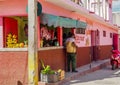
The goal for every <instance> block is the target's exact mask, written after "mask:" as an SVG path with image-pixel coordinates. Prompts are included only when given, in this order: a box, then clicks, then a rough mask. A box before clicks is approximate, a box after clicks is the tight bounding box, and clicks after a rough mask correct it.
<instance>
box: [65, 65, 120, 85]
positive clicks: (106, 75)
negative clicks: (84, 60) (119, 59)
mask: <svg viewBox="0 0 120 85" xmlns="http://www.w3.org/2000/svg"><path fill="white" fill-rule="evenodd" d="M64 85H120V69H116V70H114V71H113V70H111V66H107V67H105V68H103V69H101V70H98V71H95V72H93V73H90V74H86V75H85V76H81V77H80V78H78V79H74V80H72V81H70V82H67V83H65V84H64Z"/></svg>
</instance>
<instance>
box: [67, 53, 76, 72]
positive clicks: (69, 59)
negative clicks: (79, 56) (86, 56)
mask: <svg viewBox="0 0 120 85" xmlns="http://www.w3.org/2000/svg"><path fill="white" fill-rule="evenodd" d="M71 64H72V71H75V69H76V53H67V66H68V67H67V69H68V71H70V67H71V66H70V65H71Z"/></svg>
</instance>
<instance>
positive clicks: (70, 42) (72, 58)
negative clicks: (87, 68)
mask: <svg viewBox="0 0 120 85" xmlns="http://www.w3.org/2000/svg"><path fill="white" fill-rule="evenodd" d="M76 49H77V45H76V43H75V35H74V34H73V33H71V32H69V34H68V38H67V40H66V52H67V71H68V72H70V71H71V70H72V72H78V71H77V70H76ZM71 65H72V69H70V67H71Z"/></svg>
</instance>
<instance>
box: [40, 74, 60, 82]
mask: <svg viewBox="0 0 120 85" xmlns="http://www.w3.org/2000/svg"><path fill="white" fill-rule="evenodd" d="M40 78H41V81H42V82H46V83H55V82H57V81H58V75H57V74H42V73H41V74H40Z"/></svg>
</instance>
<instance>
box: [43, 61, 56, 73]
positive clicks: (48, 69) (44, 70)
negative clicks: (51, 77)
mask: <svg viewBox="0 0 120 85" xmlns="http://www.w3.org/2000/svg"><path fill="white" fill-rule="evenodd" d="M41 65H42V68H43V69H42V70H41V73H42V74H55V71H54V70H52V69H51V67H50V66H49V65H47V66H45V65H44V63H43V61H42V60H41Z"/></svg>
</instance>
